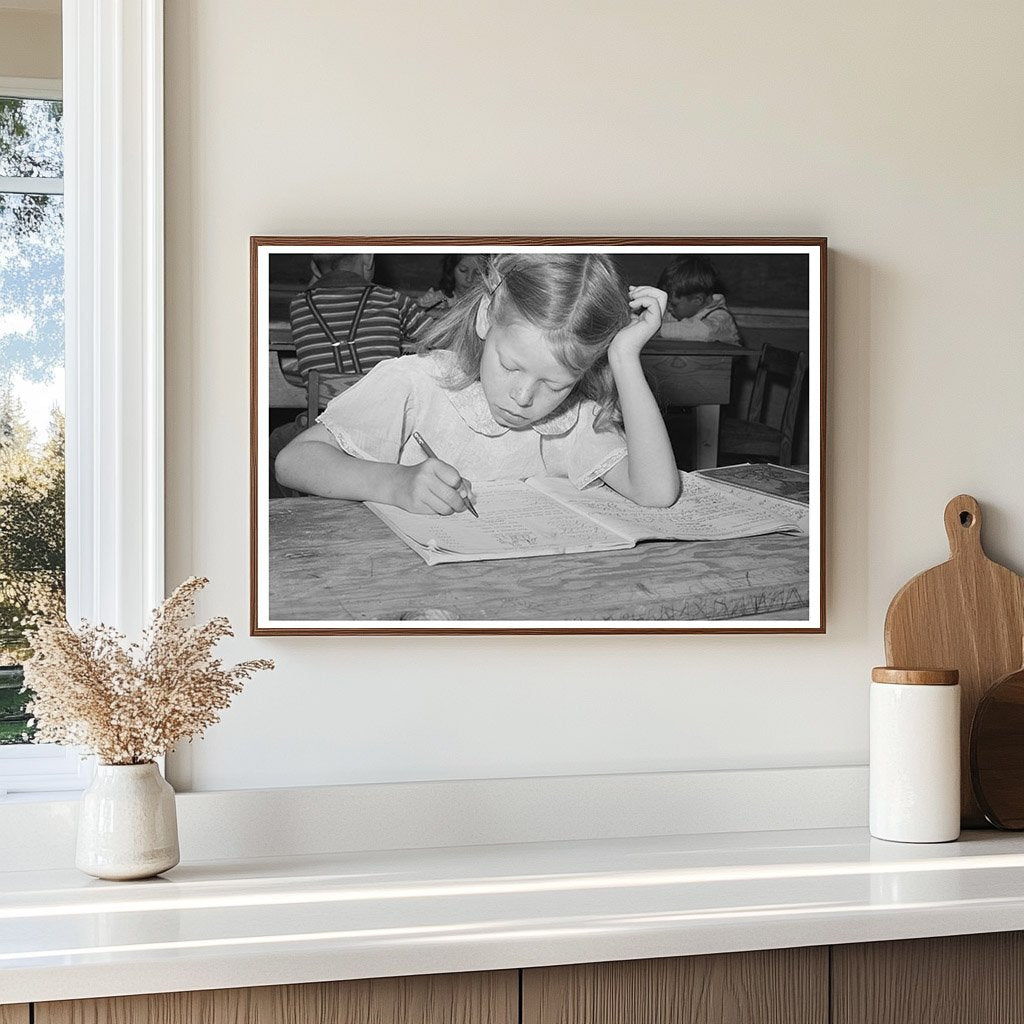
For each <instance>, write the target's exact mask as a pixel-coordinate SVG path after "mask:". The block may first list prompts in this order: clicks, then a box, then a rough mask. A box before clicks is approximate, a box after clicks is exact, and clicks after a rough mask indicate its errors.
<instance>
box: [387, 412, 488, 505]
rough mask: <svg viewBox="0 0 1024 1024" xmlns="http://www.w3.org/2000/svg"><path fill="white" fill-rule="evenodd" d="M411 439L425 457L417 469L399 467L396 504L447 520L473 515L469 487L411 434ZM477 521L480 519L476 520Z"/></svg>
mask: <svg viewBox="0 0 1024 1024" xmlns="http://www.w3.org/2000/svg"><path fill="white" fill-rule="evenodd" d="M412 436H413V439H414V440H415V441H416V443H417V444H418V445H419V446H420V447H421V448H422V449H423V454H424V455H426V456H427V460H426V462H421V463H420V464H419V465H418V466H401V467H399V468H400V469H401V470H402V471H403V475H402V478H401V481H400V485H399V494H398V498H399V500H398V501H397V502H395V504H397V505H398V506H399V507H400V508H404V509H405V510H406V511H407V512H418V513H420V514H429V513H431V512H433V513H435V514H437V515H439V516H450V515H452V513H454V512H466V511H469V512H472V513H473V515H474V516H476V514H477V513H476V509H475V508H474V507H473V502H472V501H471V500H470V495H471V494H472V490H473V488H472V485H471V484H470V482H469V481H468V480H464V479H463V478H462V476H461V475H460V473H459V471H458V470H457V469H456V468H455V467H454V466H449V465H448V463H447V462H442V461H441V460H440V459H439V458H438V457H437V456H436V455H435V454H434V451H433V449H432V448H431V447H430V445H428V444H427V442H426V441H424V440H423V438H422V437H420V435H419V433H418V432H417V431H414V432H413V435H412ZM477 518H478V519H479V516H477Z"/></svg>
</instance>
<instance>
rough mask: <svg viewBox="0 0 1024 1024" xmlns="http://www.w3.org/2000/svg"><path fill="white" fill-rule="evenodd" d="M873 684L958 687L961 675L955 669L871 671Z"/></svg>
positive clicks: (885, 669)
mask: <svg viewBox="0 0 1024 1024" xmlns="http://www.w3.org/2000/svg"><path fill="white" fill-rule="evenodd" d="M871 681H872V682H873V683H900V684H903V685H914V686H956V684H957V683H958V682H960V673H959V672H958V671H957V670H956V669H955V668H888V667H881V666H880V667H878V668H873V669H872V670H871Z"/></svg>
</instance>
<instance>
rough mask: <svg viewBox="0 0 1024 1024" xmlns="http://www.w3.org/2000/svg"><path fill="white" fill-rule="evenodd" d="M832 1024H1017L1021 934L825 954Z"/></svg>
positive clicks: (1021, 997) (1022, 971) (1023, 958)
mask: <svg viewBox="0 0 1024 1024" xmlns="http://www.w3.org/2000/svg"><path fill="white" fill-rule="evenodd" d="M832 1019H833V1022H834V1024H863V1022H864V1021H871V1022H872V1024H1012V1022H1014V1021H1024V933H1020V932H1002V933H993V934H991V935H954V936H949V937H946V938H939V939H909V940H906V941H903V942H865V943H858V944H856V945H850V946H833V947H832Z"/></svg>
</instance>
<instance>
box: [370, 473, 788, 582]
mask: <svg viewBox="0 0 1024 1024" xmlns="http://www.w3.org/2000/svg"><path fill="white" fill-rule="evenodd" d="M681 476H682V481H683V491H682V495H681V496H680V498H679V500H678V501H677V502H676V503H675V504H674V505H673V506H672V507H671V508H664V509H659V508H644V507H643V506H640V505H636V504H634V503H633V502H632V501H630V500H629V499H628V498H624V497H622V495H620V494H617V493H616V492H615V491H614V490H613V489H612V488H611V487H608V486H607V485H604V484H599V485H596V486H592V487H588V488H586V489H585V490H582V491H580V490H577V489H576V487H574V486H573V485H572V484H571V483H569V481H568V480H564V479H555V478H551V477H544V478H539V477H536V478H532V479H530V480H526V481H521V480H501V481H492V482H487V483H481V484H478V485H477V486H476V488H475V490H474V503H475V505H476V509H477V512H479V514H480V518H479V519H476V518H474V517H473V516H472V515H470V514H469V513H468V512H460V513H457V514H456V515H451V516H439V515H417V514H415V513H412V512H406V511H404V510H403V509H399V508H395V507H393V506H391V505H381V504H378V503H377V502H367V503H366V506H367V508H369V509H370V510H371V511H372V512H374V513H375V514H376V515H377V516H378V517H379V518H380V519H382V520H383V521H384V522H385V523H386V524H387V525H388V526H389V527H390V528H391V529H392V530H393V531H394V533H395V534H397V536H398V537H400V538H401V539H402V540H403V541H404V542H405V543H406V544H407V545H408V546H409V547H410V548H412V549H413V551H415V552H416V553H417V554H418V555H419V556H420V557H421V558H423V560H424V561H425V562H427V564H429V565H436V564H437V563H439V562H476V561H484V560H486V559H493V558H528V557H530V556H531V555H560V554H570V553H572V552H580V551H610V550H614V549H616V548H630V547H633V546H634V545H635V544H636V543H637V542H638V541H641V540H685V541H707V540H710V541H714V540H728V539H731V538H733V537H756V536H760V535H761V534H766V533H799V532H802V531H801V523H800V521H799V516H800V515H801V514H802V515H803V517H804V521H806V510H801V509H797V508H796V507H795V506H794V505H793V503H791V502H786V501H783V500H780V499H778V498H776V497H775V496H773V495H764V494H749V493H746V492H743V491H739V490H736V489H734V488H730V487H726V486H724V485H718V484H713V483H711V482H709V481H707V480H705V479H704V478H702V477H699V476H696V475H694V474H692V473H683V474H681ZM776 506H778V507H776ZM804 525H805V524H804ZM803 532H806V530H805V529H804V531H803Z"/></svg>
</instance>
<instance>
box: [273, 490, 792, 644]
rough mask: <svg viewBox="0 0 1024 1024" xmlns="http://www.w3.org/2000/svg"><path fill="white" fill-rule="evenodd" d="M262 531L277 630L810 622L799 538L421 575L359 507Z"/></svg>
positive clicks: (285, 518) (669, 544) (294, 508)
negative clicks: (295, 625) (371, 625)
mask: <svg viewBox="0 0 1024 1024" xmlns="http://www.w3.org/2000/svg"><path fill="white" fill-rule="evenodd" d="M269 526H270V530H269V542H270V543H269V550H270V555H269V574H268V575H269V605H270V607H269V612H270V618H271V619H272V620H275V621H281V622H283V621H288V620H290V621H296V620H299V621H303V620H304V621H323V620H329V621H332V622H349V621H350V620H367V619H375V620H400V619H419V620H422V619H438V620H441V624H442V625H443V624H444V622H445V621H448V620H465V619H486V620H508V621H512V620H527V619H535V620H548V621H550V620H595V621H602V622H613V621H618V620H622V621H628V620H634V621H635V620H651V621H659V622H679V623H685V622H695V621H701V620H708V619H711V620H729V619H736V618H751V619H753V618H770V619H803V620H806V618H807V608H808V599H809V594H808V582H809V546H808V538H807V537H805V536H791V535H788V534H786V535H784V534H769V535H767V536H764V537H749V538H742V539H739V540H728V541H700V542H681V541H658V542H645V543H641V544H638V545H637V546H636V547H635V548H629V549H626V550H621V551H595V552H588V553H585V554H570V555H553V556H539V557H532V558H511V559H498V560H494V561H487V562H457V563H448V564H444V565H434V566H428V565H427V564H426V563H425V562H423V560H422V559H421V558H420V557H419V556H418V555H417V554H415V552H413V551H412V550H411V549H410V548H408V547H406V545H405V544H403V543H402V541H401V540H399V539H398V537H397V536H395V534H394V533H392V532H391V530H390V529H389V528H388V527H387V526H385V525H384V523H383V522H381V521H380V520H379V519H378V518H377V517H376V516H375V515H374V514H373V513H372V512H371V511H370V510H369V509H367V508H366V507H365V506H363V505H362V504H361V503H359V502H353V501H341V500H337V499H331V498H281V499H277V500H274V501H271V502H270V523H269ZM353 624H355V623H353Z"/></svg>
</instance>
